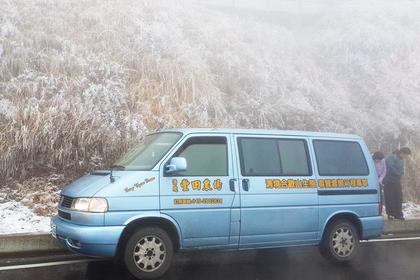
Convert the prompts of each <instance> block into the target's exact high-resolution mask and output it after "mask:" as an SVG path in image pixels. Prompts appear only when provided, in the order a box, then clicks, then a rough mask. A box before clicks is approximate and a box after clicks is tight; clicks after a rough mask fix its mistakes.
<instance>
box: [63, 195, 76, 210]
mask: <svg viewBox="0 0 420 280" xmlns="http://www.w3.org/2000/svg"><path fill="white" fill-rule="evenodd" d="M60 201H61V204H60V205H61V206H62V207H65V208H70V207H71V205H72V203H73V197H69V196H65V195H63V196H61V199H60Z"/></svg>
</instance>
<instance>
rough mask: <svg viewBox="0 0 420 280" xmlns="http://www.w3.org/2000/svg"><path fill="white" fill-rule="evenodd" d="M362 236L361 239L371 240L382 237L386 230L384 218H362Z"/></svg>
mask: <svg viewBox="0 0 420 280" xmlns="http://www.w3.org/2000/svg"><path fill="white" fill-rule="evenodd" d="M360 222H361V223H362V236H361V239H366V240H367V239H371V238H375V237H378V236H381V234H382V231H383V228H384V219H383V218H382V216H374V217H362V218H360Z"/></svg>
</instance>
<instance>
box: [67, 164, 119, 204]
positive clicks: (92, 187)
mask: <svg viewBox="0 0 420 280" xmlns="http://www.w3.org/2000/svg"><path fill="white" fill-rule="evenodd" d="M109 175H110V171H109V170H98V171H94V172H92V173H90V174H88V175H85V176H83V177H81V178H79V179H77V180H76V181H74V182H72V183H71V184H70V185H68V186H67V187H66V188H64V189H63V190H62V191H61V195H65V196H70V197H92V196H94V195H95V193H97V192H98V191H100V190H101V189H103V188H105V187H106V186H108V185H109V184H110V183H111V182H110V176H109Z"/></svg>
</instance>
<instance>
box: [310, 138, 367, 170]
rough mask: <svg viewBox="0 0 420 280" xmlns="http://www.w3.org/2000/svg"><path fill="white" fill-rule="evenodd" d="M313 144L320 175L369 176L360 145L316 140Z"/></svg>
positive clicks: (348, 142)
mask: <svg viewBox="0 0 420 280" xmlns="http://www.w3.org/2000/svg"><path fill="white" fill-rule="evenodd" d="M313 143H314V149H315V156H316V161H317V163H318V173H319V175H322V176H337V175H339V176H356V175H358V176H360V175H369V169H368V166H367V163H366V159H365V157H364V155H363V151H362V148H361V147H360V145H359V143H357V142H350V141H334V140H314V141H313Z"/></svg>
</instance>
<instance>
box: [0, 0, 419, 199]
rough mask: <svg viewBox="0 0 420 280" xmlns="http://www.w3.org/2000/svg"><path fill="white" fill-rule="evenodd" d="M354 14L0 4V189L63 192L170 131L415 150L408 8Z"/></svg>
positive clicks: (169, 0) (137, 0) (413, 25)
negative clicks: (335, 140)
mask: <svg viewBox="0 0 420 280" xmlns="http://www.w3.org/2000/svg"><path fill="white" fill-rule="evenodd" d="M355 3H356V4H354V5H346V4H338V5H334V9H330V10H328V11H326V12H325V13H320V14H319V15H317V17H316V19H312V20H311V21H305V22H310V24H309V25H302V26H300V28H293V29H286V28H284V27H281V26H279V25H277V24H276V23H268V22H264V21H261V20H258V19H255V18H252V17H249V16H240V15H234V14H227V13H222V12H218V11H215V10H211V9H208V8H206V7H204V6H197V5H193V4H191V3H190V2H189V1H181V0H179V1H177V0H157V1H149V0H126V1H112V0H85V1H79V0H31V1H27V0H0V7H1V10H0V132H1V134H0V153H1V155H2V156H1V157H0V178H1V179H0V181H1V183H2V184H6V183H5V182H6V181H7V185H10V186H12V185H13V184H14V185H13V186H16V183H19V184H20V186H21V187H19V188H25V187H27V188H30V189H36V187H35V186H36V184H37V183H36V182H41V181H42V180H36V179H34V178H36V177H48V176H50V175H51V174H54V173H55V174H59V175H63V174H64V176H65V178H66V180H70V179H72V178H74V177H77V176H80V175H82V174H83V173H86V172H89V171H91V170H92V169H94V168H104V167H106V166H107V165H109V164H110V163H112V162H113V161H114V160H115V159H116V158H117V157H118V156H120V155H121V154H122V153H123V152H124V151H126V150H127V149H128V148H130V147H131V146H133V145H134V144H135V143H136V142H137V141H139V139H141V138H142V137H143V136H144V135H145V134H146V133H149V132H153V131H156V130H160V129H165V128H172V127H244V128H268V129H296V130H314V131H329V132H342V133H356V134H359V135H361V136H362V137H363V138H364V139H365V140H366V142H367V143H368V145H369V147H370V149H371V150H372V151H375V150H382V151H384V152H386V149H388V148H389V147H391V146H396V144H397V143H401V144H402V145H404V143H407V142H408V140H409V139H411V141H412V142H411V143H412V145H411V146H412V147H414V148H415V147H417V148H418V147H420V141H419V140H415V141H413V139H420V138H419V136H420V115H419V112H420V111H419V110H418V108H419V106H420V94H419V91H420V87H419V82H418V81H419V80H420V34H419V33H420V28H419V26H420V17H418V15H419V14H420V4H419V3H417V1H410V0H403V1H393V0H386V1H380V2H379V1H378V2H376V1H374V0H373V1H369V2H368V3H364V2H363V3H364V4H363V6H358V5H357V3H359V2H358V1H356V2H355ZM360 3H362V1H360ZM295 16H297V17H299V16H300V17H304V16H305V15H303V14H302V15H300V14H296V15H295ZM303 21H304V20H303ZM419 162H420V161H419V159H418V158H415V157H413V158H412V160H410V162H409V164H408V166H413V168H414V166H416V165H418V164H419ZM409 174H410V175H407V180H412V181H413V182H415V181H416V178H413V176H417V174H415V173H414V172H411V173H409ZM16 180H18V181H16ZM66 180H63V181H62V182H61V183H60V184H59V185H58V186H59V188H61V187H63V185H64V184H65V182H66ZM10 182H12V183H10ZM25 182H26V183H25ZM43 183H44V182H43ZM43 183H42V184H43ZM409 185H410V186H409V188H412V186H414V185H413V184H409ZM412 196H413V197H415V196H418V193H415V192H413V194H412ZM34 199H35V198H34ZM35 200H36V199H35Z"/></svg>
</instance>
